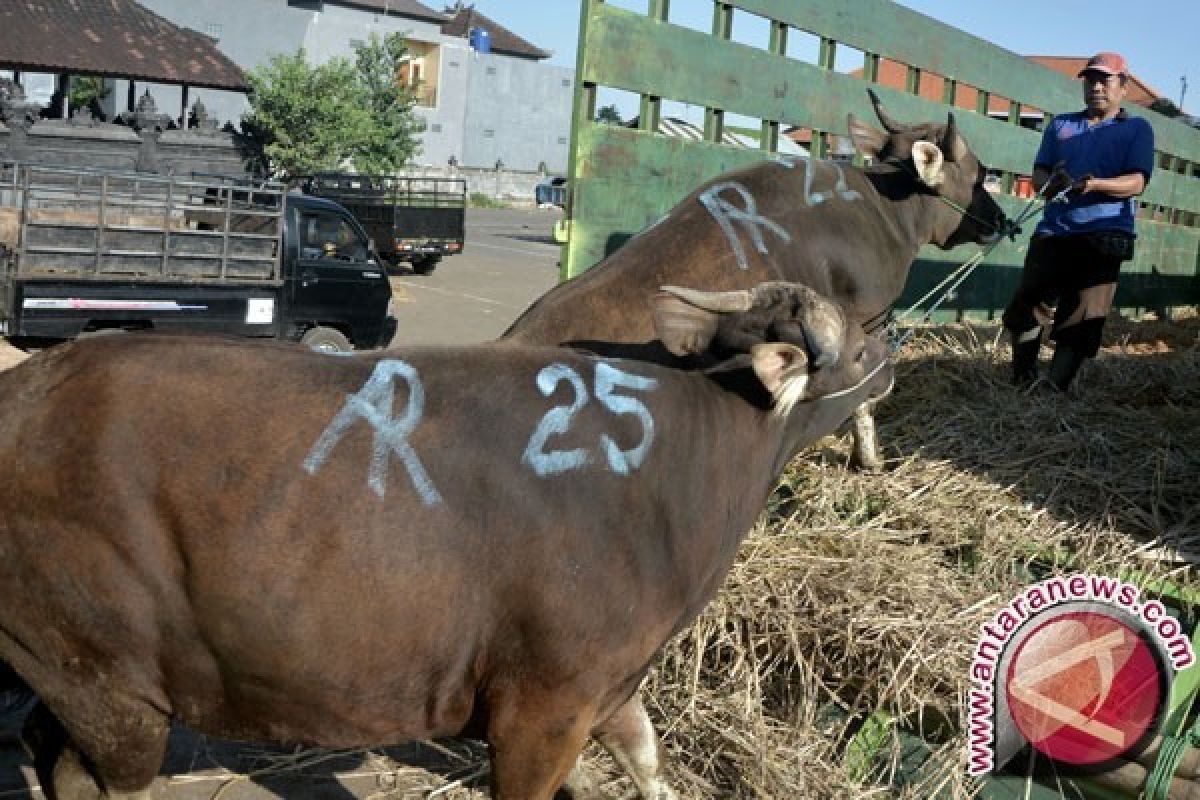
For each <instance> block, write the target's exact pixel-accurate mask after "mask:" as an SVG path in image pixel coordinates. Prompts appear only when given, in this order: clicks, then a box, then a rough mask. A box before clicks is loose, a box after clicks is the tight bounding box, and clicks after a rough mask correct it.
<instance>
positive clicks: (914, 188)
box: [863, 160, 937, 263]
mask: <svg viewBox="0 0 1200 800" xmlns="http://www.w3.org/2000/svg"><path fill="white" fill-rule="evenodd" d="M863 174H864V175H865V176H866V178H867V180H868V181H869V182H870V184H871V185H872V186H873V187H874V189H875V191H876V193H877V194H878V195H879V197H880V198H881V199H882V200H884V201H885V202H887V203H888V204H889V205H890V206H891V208H892V211H893V213H892V214H891V215H887V216H885V220H886V221H887V222H889V223H890V224H891V226H892V228H893V230H894V232H895V235H896V238H897V239H898V240H900V241H901V242H902V243H903V245H904V247H905V249H906V250H908V251H910V252H909V253H908V255H909V258H908V261H912V259H913V258H915V257H916V254H917V251H918V250H920V249H921V246H922V245H926V244H929V243H930V242H932V241H933V228H934V221H935V219H936V217H937V214H936V213H935V212H936V209H935V208H933V207H932V206H931V205H930V202H931V201H934V202H936V200H937V198H936V197H935V196H934V195H931V194H930V193H929V191H928V190H927V189H925V187H924V186H922V185H921V183H920V182H919V181H918V180H917V179H916V178H915V177H914V176H913V174H912V169H911V168H910V167H906V165H905V164H902V163H899V162H897V161H894V160H888V161H884V162H880V163H876V164H872V165H871V166H869V167H866V168H865V169H864V170H863ZM906 263H908V262H906Z"/></svg>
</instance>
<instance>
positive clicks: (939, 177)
mask: <svg viewBox="0 0 1200 800" xmlns="http://www.w3.org/2000/svg"><path fill="white" fill-rule="evenodd" d="M912 160H913V166H914V167H916V169H917V177H918V178H920V179H921V183H923V184H925V185H926V186H928V187H929V188H930V189H936V188H937V187H939V186H941V185H942V181H943V180H944V179H945V177H946V175H945V172H944V171H943V169H942V167H943V165H944V159H943V157H942V151H941V150H940V149H939V148H938V146H937V145H936V144H934V143H933V142H913V146H912Z"/></svg>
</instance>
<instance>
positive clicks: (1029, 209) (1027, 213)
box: [888, 181, 1071, 353]
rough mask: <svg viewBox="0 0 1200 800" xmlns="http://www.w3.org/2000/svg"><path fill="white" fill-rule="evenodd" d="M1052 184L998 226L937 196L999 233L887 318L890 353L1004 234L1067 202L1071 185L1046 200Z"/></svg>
mask: <svg viewBox="0 0 1200 800" xmlns="http://www.w3.org/2000/svg"><path fill="white" fill-rule="evenodd" d="M1049 185H1050V181H1046V182H1045V183H1043V184H1042V188H1041V189H1039V190H1038V192H1037V194H1035V195H1034V196H1033V197H1031V198H1030V199H1029V202H1028V203H1026V205H1025V208H1023V209H1021V213H1020V214H1018V215H1017V217H1016V219H1005V220H1004V221H1003V222H1002V223H1000V224H999V225H997V224H995V223H990V222H985V221H983V220H982V219H980V218H979V217H978V216H976V215H975V214H972V213H971V212H969V211H968V210H967V209H965V208H963V207H962V206H960V205H959V204H958V203H955V202H954V201H953V200H951V199H949V198H947V197H942V196H941V195H936V197H937V198H938V199H939V200H941V201H942V202H943V203H945V204H946V205H948V206H950V207H951V208H953V209H955V210H956V211H958V212H959V213H961V214H962V215H963V216H964V217H968V218H970V219H971V220H973V221H974V222H976V223H977V224H980V225H984V226H986V227H988V228H991V229H992V230H993V231H995V232H996V233H997V234H998V235H997V236H996V238H995V239H993V240H992V241H991V242H988V243H987V244H986V245H985V246H984V247H983V249H981V250H980V251H978V252H977V253H975V254H974V255H972V256H971V257H970V258H968V259H967V260H966V261H964V262H963V263H962V264H961V265H960V266H958V267H957V268H956V269H955V270H954V271H953V272H951V273H950V274H949V275H947V276H946V277H945V278H943V279H942V281H941V282H940V283H938V285H937V286H934V287H933V288H932V289H930V290H929V291H928V292H926V293H925V294H924V295H923V296H922V297H921V298H920V299H918V300H917V301H916V302H915V303H913V304H912V306H911V307H910V308H909V309H908V310H907V311H904V312H901V313H900V314H899V315H898V316H895V317H893V318H889V320H888V348H889V349H890V350H891V352H893V353H895V352H896V351H897V350H899V349H900V348H901V347H903V346H904V344H905V343H906V342H907V341H908V340H909V339H910V338H911V337H912V335H913V334H914V333H915V332H916V326H917V325H922V324H924V323H926V322H928V321H929V319H930V318H931V317H932V316H933V315H934V314H935V313H937V310H938V308H939V307H940V306H941V305H942V303H943V302H944V301H945V300H946V299H947V298H949V297H951V296H953V295H954V293H955V291H957V290H958V287H959V286H961V285H962V283H963V281H965V280H966V279H967V278H968V277H970V275H971V273H972V272H974V271H975V268H976V267H978V266H979V265H980V264H982V263H983V260H984V259H985V258H987V257H988V256H989V255H991V254H992V251H993V250H995V249H996V247H997V245H999V244H1000V242H1002V241H1003V240H1004V237H1005V236H1007V237H1008V238H1009V239H1010V240H1012V241H1016V238H1017V234H1019V233H1020V232H1021V226H1022V225H1024V224H1025V223H1026V222H1028V221H1029V220H1030V219H1031V218H1032V217H1033V216H1034V215H1035V214H1037V213H1038V212H1040V211H1041V210H1042V209H1043V208H1045V207H1046V206H1047V205H1048V204H1050V203H1061V202H1066V200H1067V195H1068V194H1069V193H1070V191H1071V187H1067V188H1066V189H1063V190H1062V191H1061V192H1059V193H1058V194H1056V195H1055V196H1054V197H1052V198H1050V199H1049V200H1045V199H1044V194H1045V192H1046V187H1048V186H1049ZM947 284H949V288H947V289H946V290H945V291H944V292H942V294H941V295H940V296H939V297H938V298H937V300H936V301H935V302H934V303H933V305H931V306H930V307H929V308H928V309H927V310H926V311H925V313H924V314H923V315H921V318H920V319H918V320H916V321H914V322H912V323H911V326H910V327H909V329H908V331H907V332H905V334H904V335H903V336H898V335H896V333H895V331H896V325H897V324H898V323H900V322H904V321H905V320H907V319H908V318H909V317H910V316H911V315H912V314H914V313H916V311H917V309H918V308H920V306H921V304H923V303H925V302H926V301H928V300H929V298H931V297H933V296H934V295H936V294H937V293H938V292H939V291H941V290H942V287H944V286H946V285H947Z"/></svg>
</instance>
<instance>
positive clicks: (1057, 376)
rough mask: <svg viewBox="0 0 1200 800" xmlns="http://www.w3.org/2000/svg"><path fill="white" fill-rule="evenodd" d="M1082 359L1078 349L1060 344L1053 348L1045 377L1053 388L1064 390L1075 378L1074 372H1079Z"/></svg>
mask: <svg viewBox="0 0 1200 800" xmlns="http://www.w3.org/2000/svg"><path fill="white" fill-rule="evenodd" d="M1083 361H1084V356H1083V354H1082V353H1080V352H1079V351H1078V350H1073V349H1072V348H1070V347H1063V346H1062V345H1061V344H1060V345H1059V346H1058V347H1056V348H1055V349H1054V358H1052V359H1051V360H1050V370H1049V372H1048V373H1047V375H1046V379H1047V380H1048V381H1049V382H1050V385H1051V386H1053V387H1054V388H1055V389H1058V390H1059V391H1060V392H1065V391H1066V390H1067V387H1069V386H1070V385H1071V381H1072V380H1074V379H1075V373H1077V372H1079V367H1080V366H1082V365H1083Z"/></svg>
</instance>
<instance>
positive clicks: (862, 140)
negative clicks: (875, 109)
mask: <svg viewBox="0 0 1200 800" xmlns="http://www.w3.org/2000/svg"><path fill="white" fill-rule="evenodd" d="M846 124H847V125H848V126H849V130H850V140H851V141H852V142H854V147H855V149H856V150H858V152H860V153H862V154H863V155H864V156H866V157H868V158H878V157H879V154H880V153H882V152H883V148H884V147H886V146H887V142H888V137H889V134H887V133H886V132H884V131H881V130H879V129H878V128H872V127H871V126H870V125H866V124H864V123H862V122H859V121H858V118H857V117H855V116H854V115H853V114H847V115H846Z"/></svg>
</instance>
